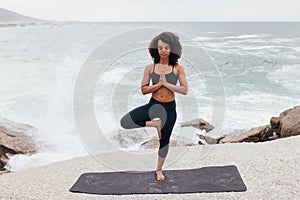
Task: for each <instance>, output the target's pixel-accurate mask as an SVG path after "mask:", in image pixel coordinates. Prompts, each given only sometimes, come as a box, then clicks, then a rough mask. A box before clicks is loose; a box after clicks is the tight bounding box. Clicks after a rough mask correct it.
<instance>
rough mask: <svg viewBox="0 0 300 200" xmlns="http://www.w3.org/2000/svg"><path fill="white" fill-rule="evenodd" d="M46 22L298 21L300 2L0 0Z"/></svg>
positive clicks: (2, 6) (288, 0) (235, 0)
mask: <svg viewBox="0 0 300 200" xmlns="http://www.w3.org/2000/svg"><path fill="white" fill-rule="evenodd" d="M0 7H1V8H5V9H8V10H12V11H15V12H18V13H21V14H23V15H28V16H31V17H36V18H41V19H47V20H58V21H65V20H76V21H300V11H299V8H300V0H178V1H176V0H0Z"/></svg>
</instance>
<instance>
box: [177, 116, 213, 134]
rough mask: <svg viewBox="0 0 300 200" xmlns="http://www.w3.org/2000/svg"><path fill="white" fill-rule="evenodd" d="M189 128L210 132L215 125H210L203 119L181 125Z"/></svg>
mask: <svg viewBox="0 0 300 200" xmlns="http://www.w3.org/2000/svg"><path fill="white" fill-rule="evenodd" d="M188 126H192V127H195V128H198V129H201V130H205V131H206V132H209V131H211V130H213V129H214V128H215V127H214V126H213V125H211V124H210V123H208V122H207V121H205V120H204V119H201V118H198V119H193V120H191V121H187V122H183V123H181V127H188Z"/></svg>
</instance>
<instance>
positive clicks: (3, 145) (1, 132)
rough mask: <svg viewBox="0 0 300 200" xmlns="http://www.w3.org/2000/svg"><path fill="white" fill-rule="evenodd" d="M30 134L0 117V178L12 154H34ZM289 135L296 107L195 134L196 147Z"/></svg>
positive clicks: (297, 129)
mask: <svg viewBox="0 0 300 200" xmlns="http://www.w3.org/2000/svg"><path fill="white" fill-rule="evenodd" d="M181 126H182V127H194V128H196V129H200V130H205V131H206V133H208V132H210V131H211V130H213V129H214V126H213V125H211V124H210V123H208V122H207V121H205V120H203V119H194V120H191V121H188V122H184V123H182V124H181ZM33 132H37V130H36V128H34V127H33V126H30V125H28V124H22V123H16V122H13V121H10V120H8V119H5V118H2V117H0V175H1V174H3V173H8V172H9V170H7V169H6V168H5V166H6V164H7V162H8V160H9V158H10V157H11V156H13V155H16V154H25V155H32V154H34V153H36V152H37V150H36V144H35V142H34V140H33V138H32V137H31V134H30V133H33ZM124 135H126V134H122V133H118V134H117V138H116V140H117V141H119V143H120V146H123V147H126V145H127V141H126V140H125V138H124ZM127 135H128V134H127ZM293 135H300V106H296V107H294V108H291V109H288V110H285V111H283V112H282V113H281V114H280V115H279V116H278V117H272V118H271V119H270V124H268V125H263V126H259V127H255V128H252V129H250V130H249V131H247V132H244V133H240V134H227V135H223V136H221V137H217V138H214V137H211V136H208V135H207V134H205V135H203V134H198V136H199V142H198V144H199V145H203V144H208V145H211V144H225V143H241V142H265V141H270V140H275V139H279V138H285V137H289V136H293ZM127 139H128V138H127ZM129 139H130V140H131V141H134V142H136V143H141V141H142V138H141V137H140V136H139V135H138V134H131V138H129ZM158 145H159V142H158V140H157V139H156V138H154V139H151V140H149V141H146V142H143V143H142V144H141V146H142V147H144V148H145V149H151V148H157V147H158ZM195 145H197V144H193V143H188V142H186V143H185V142H180V141H176V140H171V141H170V146H171V147H176V146H195Z"/></svg>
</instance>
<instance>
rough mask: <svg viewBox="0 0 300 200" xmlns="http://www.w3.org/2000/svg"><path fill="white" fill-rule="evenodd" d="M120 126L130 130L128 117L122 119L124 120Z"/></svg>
mask: <svg viewBox="0 0 300 200" xmlns="http://www.w3.org/2000/svg"><path fill="white" fill-rule="evenodd" d="M120 124H121V126H122V128H125V129H129V123H128V120H126V116H124V117H122V119H121V120H120Z"/></svg>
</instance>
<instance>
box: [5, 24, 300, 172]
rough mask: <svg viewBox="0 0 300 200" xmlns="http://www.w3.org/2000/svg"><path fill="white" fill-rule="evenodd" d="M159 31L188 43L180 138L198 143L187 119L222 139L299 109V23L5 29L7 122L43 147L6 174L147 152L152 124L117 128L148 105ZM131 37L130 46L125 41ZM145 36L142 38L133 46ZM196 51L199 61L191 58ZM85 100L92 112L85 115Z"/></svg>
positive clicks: (176, 132) (180, 100)
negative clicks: (98, 155)
mask: <svg viewBox="0 0 300 200" xmlns="http://www.w3.org/2000/svg"><path fill="white" fill-rule="evenodd" d="M148 30H149V31H148ZM153 30H154V32H155V31H156V32H159V31H163V30H168V31H172V32H175V33H177V34H178V35H179V36H182V37H180V38H184V39H182V41H183V56H182V58H181V59H180V60H179V61H180V63H182V64H183V66H184V67H185V70H186V76H187V80H188V82H189V94H188V95H187V96H184V95H180V94H176V100H177V112H178V118H177V122H176V125H175V128H174V131H173V134H172V138H175V139H176V140H178V141H186V142H188V143H195V144H196V143H197V141H198V136H197V133H199V132H200V133H203V132H202V131H199V130H196V129H195V130H194V129H193V131H191V130H192V129H188V131H184V130H182V129H181V128H180V123H181V122H185V121H188V120H192V119H196V118H203V119H205V120H206V121H208V122H211V123H212V124H213V125H215V126H216V127H217V128H216V130H215V131H213V132H212V133H211V134H212V135H215V136H218V135H222V134H235V133H240V132H243V131H247V130H249V129H250V128H252V127H257V126H261V125H266V124H268V123H269V120H270V118H271V117H272V116H278V115H279V114H280V112H282V111H283V110H286V109H288V108H291V107H293V106H296V105H299V104H300V23H298V22H199V23H197V22H191V23H187V22H185V23H183V22H182V23H179V22H178V23H175V22H172V23H167V22H161V23H150V22H148V23H146V22H139V23H121V22H120V23H95V22H93V23H86V22H72V23H56V24H53V25H49V24H47V25H37V26H22V27H21V26H15V27H2V28H0V44H1V46H0V93H1V98H0V116H1V117H4V118H8V119H10V120H13V121H16V122H21V123H28V124H30V125H32V126H34V127H36V128H37V133H36V134H35V136H34V137H35V138H34V140H35V141H36V143H37V148H38V153H37V154H34V155H32V156H24V155H16V156H13V157H11V159H10V161H9V163H8V166H7V168H8V169H10V170H12V171H19V170H23V169H27V168H31V167H36V166H41V165H45V164H48V163H52V162H56V161H60V160H66V159H70V158H74V157H79V156H85V155H88V154H90V153H91V151H92V152H94V150H95V152H96V151H97V152H106V151H111V150H115V149H139V148H142V147H141V144H142V143H143V142H145V141H148V140H150V139H152V138H154V137H155V136H156V133H155V130H154V129H151V128H148V129H147V130H139V131H137V132H134V131H133V132H129V133H128V135H127V136H126V134H124V132H122V131H120V130H121V128H120V125H119V123H118V121H119V120H120V118H121V116H122V115H123V114H125V112H127V111H129V110H130V109H133V108H134V107H136V106H139V105H142V104H145V103H147V102H148V101H149V98H150V96H149V95H142V94H141V92H140V81H141V78H142V73H143V68H144V67H145V65H146V64H149V63H151V62H152V61H151V59H150V56H149V55H148V52H147V46H148V44H149V42H150V40H151V39H152V37H148V36H155V35H153V34H152V33H153V32H152V31H153ZM130 34H132V35H131V36H132V37H130V39H131V40H132V41H133V43H132V44H131V43H130V42H128V41H129V40H128V41H127V40H124V38H126V37H127V36H128V35H129V36H130ZM125 36H126V37H125ZM135 36H136V37H135ZM143 36H145V37H143ZM139 38H142V39H143V40H140V41H137V42H135V41H136V40H138V39H139ZM120 39H122V40H120ZM136 44H139V45H136ZM189 44H192V45H190V46H189ZM130 45H132V51H129V50H128V49H130V47H131V46H130ZM122 50H124V52H122ZM188 50H189V51H188ZM194 50H196V51H194ZM198 51H199V52H200V54H201V56H199V57H198V60H197V59H194V58H195V57H197V55H198V54H197V55H196V56H195V54H193V52H198ZM200 54H199V55H200ZM97 55H99V60H97ZM95 60H96V61H95ZM199 60H200V61H199ZM203 60H205V61H203ZM93 61H95V63H93ZM91 63H93V64H94V66H96V67H97V70H96V71H95V72H97V74H93V72H94V71H93V70H95V69H96V68H93V64H91ZM84 69H85V70H86V69H87V70H90V71H88V72H87V71H84ZM207 69H209V70H207ZM85 72H86V74H88V73H90V74H91V76H93V77H94V78H96V79H95V80H94V81H95V83H96V85H92V84H90V83H91V82H89V81H91V80H90V79H89V76H86V74H84V73H85ZM84 75H85V76H84ZM82 77H83V78H82ZM93 86H94V87H93ZM84 87H87V90H88V89H91V92H90V93H88V94H87V96H85V95H83V96H82V94H84V91H85V90H84ZM80 88H81V92H80ZM82 88H83V89H82ZM89 95H92V96H89ZM74 102H77V103H76V104H75V103H74ZM86 104H89V105H88V106H90V107H87V108H91V110H90V111H89V112H85V111H86V110H80V109H81V108H85V107H84V105H86ZM81 105H82V106H81ZM82 113H85V114H86V115H89V116H88V117H87V116H83V115H81V114H82ZM90 116H92V117H93V119H94V120H95V122H97V126H95V129H93V130H92V131H91V132H95V133H93V135H89V133H87V132H84V130H89V129H84V128H83V127H84V126H87V125H88V122H86V121H88V120H85V119H89V117H90ZM85 122H86V123H87V124H85V125H82V123H85ZM89 128H90V129H91V127H89ZM97 131H98V132H99V138H98V135H97ZM120 133H121V134H120ZM125 133H126V131H125ZM101 134H102V136H101ZM103 136H104V137H103ZM102 139H103V140H102ZM90 142H91V143H90ZM107 142H109V143H110V144H109V145H106V144H107ZM112 147H113V148H112Z"/></svg>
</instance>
